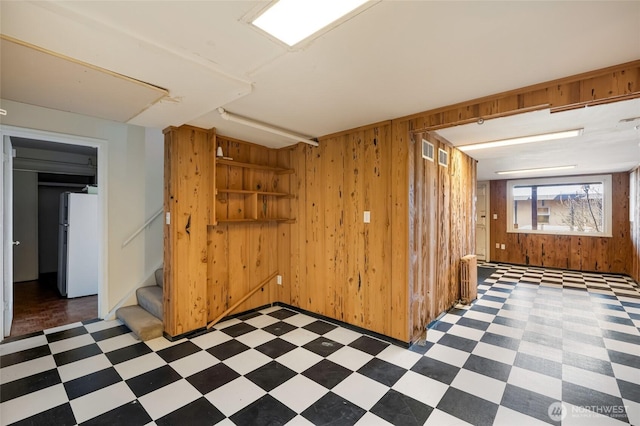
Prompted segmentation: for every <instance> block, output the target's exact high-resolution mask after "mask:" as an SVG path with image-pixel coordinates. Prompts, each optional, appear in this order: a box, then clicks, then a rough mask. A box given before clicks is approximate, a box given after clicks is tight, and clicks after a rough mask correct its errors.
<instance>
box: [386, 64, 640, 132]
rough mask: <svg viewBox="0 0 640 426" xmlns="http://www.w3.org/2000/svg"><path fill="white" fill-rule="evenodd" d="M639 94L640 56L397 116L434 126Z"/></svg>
mask: <svg viewBox="0 0 640 426" xmlns="http://www.w3.org/2000/svg"><path fill="white" fill-rule="evenodd" d="M634 98H640V60H636V61H633V62H627V63H624V64H620V65H616V66H612V67H607V68H602V69H599V70H595V71H590V72H586V73H582V74H577V75H573V76H569V77H565V78H561V79H557V80H552V81H548V82H545V83H539V84H535V85H532V86H527V87H523V88H520V89H515V90H510V91H508V92H502V93H497V94H495V95H490V96H486V97H483V98H478V99H474V100H470V101H466V102H461V103H458V104H454V105H449V106H445V107H442V108H437V109H433V110H429V111H425V112H421V113H417V114H412V115H409V116H405V117H401V118H398V119H396V120H394V121H400V122H402V121H409V122H410V126H409V127H410V129H412V130H413V131H422V130H437V129H442V128H446V127H452V126H457V125H461V124H468V123H470V122H474V121H478V120H485V119H490V118H499V117H506V116H510V115H514V114H520V113H523V112H530V111H535V110H539V109H547V108H549V109H551V111H552V112H555V111H563V110H567V109H575V108H582V107H585V106H592V105H597V104H601V103H608V102H617V101H622V100H629V99H634Z"/></svg>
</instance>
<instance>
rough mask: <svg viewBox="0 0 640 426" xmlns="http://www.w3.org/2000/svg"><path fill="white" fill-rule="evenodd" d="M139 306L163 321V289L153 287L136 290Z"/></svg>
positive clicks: (156, 286)
mask: <svg viewBox="0 0 640 426" xmlns="http://www.w3.org/2000/svg"><path fill="white" fill-rule="evenodd" d="M136 297H137V298H138V305H140V307H141V308H143V309H144V310H146V311H147V312H149V313H150V314H151V315H153V316H154V317H156V318H158V319H159V320H160V321H162V297H163V296H162V287H160V286H158V285H152V286H149V287H140V288H139V289H138V290H136Z"/></svg>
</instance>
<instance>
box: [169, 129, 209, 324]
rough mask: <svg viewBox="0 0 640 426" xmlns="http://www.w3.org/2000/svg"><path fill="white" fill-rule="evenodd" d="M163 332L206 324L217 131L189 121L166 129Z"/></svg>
mask: <svg viewBox="0 0 640 426" xmlns="http://www.w3.org/2000/svg"><path fill="white" fill-rule="evenodd" d="M167 145H168V147H167V148H165V155H167V157H168V158H166V163H167V166H166V168H165V173H166V175H165V209H166V211H167V212H169V213H170V214H171V224H170V225H167V226H165V233H166V234H165V255H164V259H165V265H170V266H169V268H167V269H166V270H165V282H166V283H167V287H166V288H165V291H164V299H165V300H164V312H165V314H166V316H165V324H164V326H165V329H164V330H165V332H166V333H167V334H168V335H170V336H177V335H181V334H183V333H186V332H189V331H192V330H196V329H199V328H202V327H204V326H206V321H207V311H208V306H207V300H208V294H207V270H208V263H209V262H208V247H207V245H208V233H207V227H208V226H209V224H210V223H211V220H212V216H211V213H212V205H213V197H214V193H213V179H214V177H213V175H212V174H211V173H210V172H211V171H212V170H213V167H212V166H213V159H214V155H215V133H214V132H210V131H206V130H202V129H197V128H193V127H188V126H185V127H181V128H168V129H166V130H165V146H167Z"/></svg>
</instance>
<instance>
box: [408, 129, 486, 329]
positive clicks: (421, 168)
mask: <svg viewBox="0 0 640 426" xmlns="http://www.w3.org/2000/svg"><path fill="white" fill-rule="evenodd" d="M410 125H411V123H410V122H406V124H405V126H410ZM423 139H425V140H427V141H429V142H431V143H432V144H433V145H434V151H435V157H436V158H435V161H429V160H426V159H424V158H423V157H422V140H423ZM439 149H442V150H444V151H446V152H447V153H448V154H449V166H448V167H443V166H441V165H439V164H438V150H439ZM408 166H409V169H408V171H409V200H410V201H409V204H410V209H409V227H410V228H409V240H410V241H409V247H410V254H409V256H410V257H409V270H408V272H409V295H410V300H409V304H410V317H409V325H410V333H411V340H412V341H415V340H417V339H418V338H419V337H420V335H421V334H422V333H423V332H424V330H425V327H426V325H428V324H429V323H430V322H431V321H433V320H434V319H435V318H436V317H437V316H438V315H439V314H440V313H442V312H444V311H445V310H447V309H449V308H450V307H451V306H452V305H453V304H455V303H456V302H457V301H458V300H459V299H460V267H461V264H460V258H461V257H462V256H464V255H466V254H473V253H475V202H474V200H475V189H476V161H475V160H473V159H472V158H470V157H469V156H467V155H466V154H464V153H462V152H461V151H459V150H457V149H455V148H452V147H451V146H450V144H448V143H447V142H446V141H445V140H443V139H441V138H439V137H437V136H436V135H434V134H430V133H428V132H424V133H421V132H418V133H413V137H412V138H411V140H410V147H409V164H408Z"/></svg>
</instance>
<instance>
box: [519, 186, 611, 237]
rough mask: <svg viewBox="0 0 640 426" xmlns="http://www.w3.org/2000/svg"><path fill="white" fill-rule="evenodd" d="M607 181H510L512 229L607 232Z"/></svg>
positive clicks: (587, 232) (555, 231)
mask: <svg viewBox="0 0 640 426" xmlns="http://www.w3.org/2000/svg"><path fill="white" fill-rule="evenodd" d="M596 178H599V177H596ZM605 183H606V182H605V181H604V180H602V179H595V180H591V179H589V180H584V181H579V180H578V181H575V182H562V181H560V182H557V183H554V182H553V180H549V179H539V180H537V181H523V182H518V181H510V185H509V191H510V193H509V201H510V209H511V212H510V227H509V228H510V231H511V232H536V231H540V232H554V233H568V234H574V233H578V234H588V235H589V234H591V235H602V234H604V233H605V231H606V228H607V226H606V225H607V220H608V219H607V218H606V209H605V204H606V200H607V197H606V192H607V189H606V188H607V186H606V185H605Z"/></svg>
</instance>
